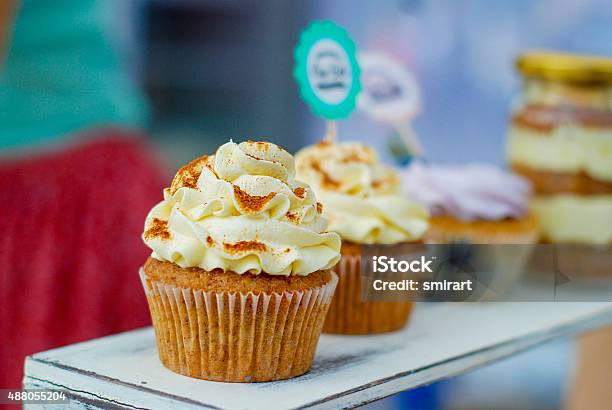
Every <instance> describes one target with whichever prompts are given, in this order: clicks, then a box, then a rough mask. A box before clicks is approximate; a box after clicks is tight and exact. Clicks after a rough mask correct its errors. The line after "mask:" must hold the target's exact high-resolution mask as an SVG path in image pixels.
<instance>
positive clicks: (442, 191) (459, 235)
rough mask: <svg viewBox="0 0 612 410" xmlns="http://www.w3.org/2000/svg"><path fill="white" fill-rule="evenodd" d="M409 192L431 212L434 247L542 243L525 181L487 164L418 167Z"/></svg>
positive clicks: (407, 173)
mask: <svg viewBox="0 0 612 410" xmlns="http://www.w3.org/2000/svg"><path fill="white" fill-rule="evenodd" d="M401 177H402V185H403V188H404V191H405V192H406V193H407V194H408V195H409V196H410V197H411V198H412V199H414V200H415V201H417V202H419V203H420V204H422V205H423V206H425V207H426V208H427V209H428V210H429V212H430V213H431V215H432V216H431V219H430V227H429V230H428V231H427V233H426V234H425V241H426V242H428V243H452V242H468V243H472V244H530V243H535V242H536V241H537V240H538V235H539V230H538V221H537V219H536V218H535V217H534V216H533V215H532V214H530V213H529V211H528V207H529V197H530V193H531V187H530V185H529V183H528V182H527V181H526V180H524V179H523V178H521V177H519V176H517V175H514V174H511V173H508V172H504V171H503V170H501V169H499V168H497V167H495V166H492V165H485V164H470V165H461V166H433V165H424V164H423V163H421V162H414V163H412V165H411V166H409V167H408V168H406V169H405V170H404V171H403V172H402V173H401Z"/></svg>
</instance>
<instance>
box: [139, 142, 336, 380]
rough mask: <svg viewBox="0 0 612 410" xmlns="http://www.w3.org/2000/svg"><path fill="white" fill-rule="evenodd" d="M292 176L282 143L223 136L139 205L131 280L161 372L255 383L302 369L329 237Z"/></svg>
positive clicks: (318, 309) (331, 246)
mask: <svg viewBox="0 0 612 410" xmlns="http://www.w3.org/2000/svg"><path fill="white" fill-rule="evenodd" d="M294 174H295V169H294V160H293V157H292V156H291V155H290V154H289V153H287V152H286V151H284V150H283V149H282V148H280V147H278V146H276V145H274V144H272V143H268V142H252V141H248V142H242V143H240V144H236V143H234V142H231V141H230V142H228V143H226V144H224V145H222V146H221V147H220V148H219V149H218V150H217V152H216V153H215V154H214V155H211V156H202V157H199V158H197V159H195V160H194V161H192V162H191V163H189V164H188V165H187V166H185V167H183V168H181V169H180V170H179V171H178V173H177V174H176V176H175V177H174V180H173V181H172V185H171V186H170V188H166V189H165V190H164V199H163V201H162V202H160V203H159V204H157V205H156V206H155V207H154V208H153V209H152V210H151V211H150V213H149V215H148V216H147V219H146V222H145V231H144V233H143V239H144V242H145V243H146V244H147V245H148V246H149V247H150V248H151V249H152V251H153V252H152V253H151V256H150V257H149V259H148V260H147V261H146V263H145V265H144V268H143V269H142V270H141V277H142V280H143V285H144V288H145V293H146V296H147V300H148V302H149V307H150V310H151V318H152V321H153V327H154V328H155V336H156V340H157V347H158V351H159V358H160V360H161V362H162V363H163V365H164V366H166V367H167V368H168V369H170V370H172V371H174V372H176V373H180V374H182V375H185V376H190V377H195V378H200V379H207V380H215V381H224V382H263V381H271V380H281V379H287V378H290V377H295V376H298V375H301V374H303V373H305V372H307V371H308V369H309V368H310V366H311V363H312V359H313V355H314V352H315V348H316V345H317V342H318V339H319V335H320V333H321V329H322V326H323V321H324V319H325V315H326V313H327V310H328V308H329V306H330V302H331V298H332V295H333V292H334V288H335V286H336V283H337V277H336V275H335V274H334V273H333V272H332V271H331V268H333V267H334V265H336V263H337V262H338V260H339V259H340V254H339V251H340V238H339V236H338V235H337V234H336V233H333V232H326V227H327V222H326V221H325V219H324V218H323V217H322V216H321V205H320V203H318V202H317V200H316V197H315V195H314V193H313V191H312V190H311V189H310V187H309V186H308V185H306V184H304V183H302V182H299V181H297V180H295V179H294Z"/></svg>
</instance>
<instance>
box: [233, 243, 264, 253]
mask: <svg viewBox="0 0 612 410" xmlns="http://www.w3.org/2000/svg"><path fill="white" fill-rule="evenodd" d="M223 249H225V251H226V252H228V253H242V252H249V251H255V252H265V251H266V250H268V247H267V246H266V245H265V244H264V243H261V242H258V241H239V242H236V243H224V244H223Z"/></svg>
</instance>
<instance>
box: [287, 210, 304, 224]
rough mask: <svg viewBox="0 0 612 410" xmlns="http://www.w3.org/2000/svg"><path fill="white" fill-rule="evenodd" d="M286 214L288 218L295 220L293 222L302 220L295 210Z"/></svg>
mask: <svg viewBox="0 0 612 410" xmlns="http://www.w3.org/2000/svg"><path fill="white" fill-rule="evenodd" d="M285 216H286V217H287V219H289V221H291V222H293V223H298V222H299V221H300V217H299V215H298V214H296V213H295V212H289V211H287V213H286V214H285Z"/></svg>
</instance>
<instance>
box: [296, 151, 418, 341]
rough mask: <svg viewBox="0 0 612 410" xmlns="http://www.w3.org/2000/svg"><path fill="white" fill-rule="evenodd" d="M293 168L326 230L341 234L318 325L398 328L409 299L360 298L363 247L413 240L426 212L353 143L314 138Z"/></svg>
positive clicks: (347, 330)
mask: <svg viewBox="0 0 612 410" xmlns="http://www.w3.org/2000/svg"><path fill="white" fill-rule="evenodd" d="M296 172H297V175H298V177H299V178H300V179H302V180H304V181H306V182H307V183H309V184H310V185H311V186H312V187H313V189H314V190H315V191H316V193H317V196H318V197H319V199H320V200H321V202H322V203H323V215H324V216H325V217H326V218H327V219H328V221H329V230H330V231H334V232H337V233H338V234H340V236H341V237H342V249H341V255H342V257H341V259H340V262H339V263H338V265H337V267H336V270H335V271H336V273H337V274H338V276H339V282H338V288H337V291H336V296H335V297H334V298H333V300H332V304H331V307H330V310H329V313H328V315H327V319H326V321H325V325H324V328H323V331H324V332H328V333H342V334H369V333H383V332H390V331H394V330H398V329H401V328H402V327H403V326H404V325H405V324H406V322H407V320H408V318H409V315H410V311H411V309H412V302H410V301H404V302H384V301H364V300H362V297H361V280H362V278H361V256H362V254H363V247H364V246H368V245H388V246H396V245H399V244H404V243H409V242H418V241H420V239H421V237H422V235H423V233H425V231H426V230H427V227H428V224H427V218H428V215H427V212H426V211H425V209H424V208H423V207H422V206H420V205H418V204H416V203H414V202H412V201H410V200H408V199H407V198H406V197H405V196H404V195H402V194H401V193H400V180H399V176H398V174H397V172H396V171H395V170H394V169H393V168H391V167H388V166H384V165H382V164H380V162H379V160H378V158H377V155H376V153H375V152H374V150H373V149H372V148H370V147H369V146H367V145H364V144H361V143H356V142H344V143H332V142H328V141H323V142H320V143H318V144H316V145H313V146H310V147H307V148H304V149H303V150H301V151H300V152H299V153H297V154H296Z"/></svg>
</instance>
